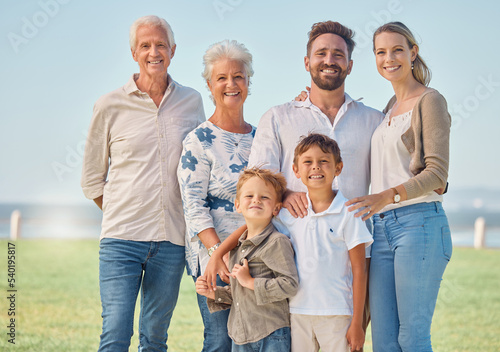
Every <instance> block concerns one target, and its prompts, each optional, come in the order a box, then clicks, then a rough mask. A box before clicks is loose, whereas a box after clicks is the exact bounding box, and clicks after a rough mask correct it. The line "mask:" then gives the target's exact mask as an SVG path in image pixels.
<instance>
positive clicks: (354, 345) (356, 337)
mask: <svg viewBox="0 0 500 352" xmlns="http://www.w3.org/2000/svg"><path fill="white" fill-rule="evenodd" d="M346 338H347V343H348V344H349V348H350V349H351V351H358V350H360V349H362V348H363V345H364V343H365V332H364V331H363V328H362V327H361V324H353V323H352V322H351V326H349V329H348V330H347V334H346Z"/></svg>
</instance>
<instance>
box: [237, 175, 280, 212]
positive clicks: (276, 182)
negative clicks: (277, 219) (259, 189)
mask: <svg viewBox="0 0 500 352" xmlns="http://www.w3.org/2000/svg"><path fill="white" fill-rule="evenodd" d="M252 177H258V178H260V179H261V180H263V181H264V182H265V183H267V184H270V185H271V186H272V187H273V188H274V190H275V191H276V199H277V201H278V203H281V202H282V201H283V195H284V194H285V192H286V179H285V177H284V176H283V175H282V174H281V172H272V171H271V170H268V169H261V168H258V167H252V168H250V169H245V170H243V172H242V173H241V175H240V178H239V179H238V183H237V184H236V199H239V197H240V194H241V187H243V185H244V184H245V182H247V181H248V180H249V179H251V178H252Z"/></svg>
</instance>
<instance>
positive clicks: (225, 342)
mask: <svg viewBox="0 0 500 352" xmlns="http://www.w3.org/2000/svg"><path fill="white" fill-rule="evenodd" d="M198 272H199V270H198ZM193 279H194V281H195V282H196V278H195V277H194V276H193ZM226 285H227V284H226V283H224V282H223V281H222V280H221V279H220V278H219V276H217V286H226ZM196 296H197V298H198V307H199V308H200V313H201V318H202V319H203V325H204V326H205V329H204V331H203V349H202V350H201V351H202V352H231V342H232V341H231V338H230V337H229V336H228V334H227V319H228V318H229V309H226V310H221V311H219V312H215V313H210V311H209V310H208V306H207V298H206V297H205V296H202V295H199V294H196Z"/></svg>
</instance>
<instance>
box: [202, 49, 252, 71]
mask: <svg viewBox="0 0 500 352" xmlns="http://www.w3.org/2000/svg"><path fill="white" fill-rule="evenodd" d="M221 59H229V60H236V61H239V62H241V63H242V64H243V67H244V68H245V73H246V75H247V77H248V78H249V79H250V77H252V76H253V69H252V54H250V52H249V51H248V49H247V48H246V47H245V46H244V45H243V44H241V43H238V42H237V41H236V40H227V39H226V40H223V41H221V42H218V43H215V44H212V45H211V46H210V47H209V48H208V49H207V51H206V52H205V55H203V65H204V66H205V69H204V70H203V73H202V74H201V75H202V76H203V78H204V79H205V80H206V81H210V78H211V77H212V71H213V68H214V65H215V63H216V62H217V61H219V60H221Z"/></svg>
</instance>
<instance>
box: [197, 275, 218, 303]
mask: <svg viewBox="0 0 500 352" xmlns="http://www.w3.org/2000/svg"><path fill="white" fill-rule="evenodd" d="M195 287H196V293H197V294H199V295H201V296H205V297H207V298H211V299H215V293H214V291H213V290H211V289H210V287H209V286H208V284H207V279H206V277H205V276H200V277H198V279H196V284H195Z"/></svg>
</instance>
